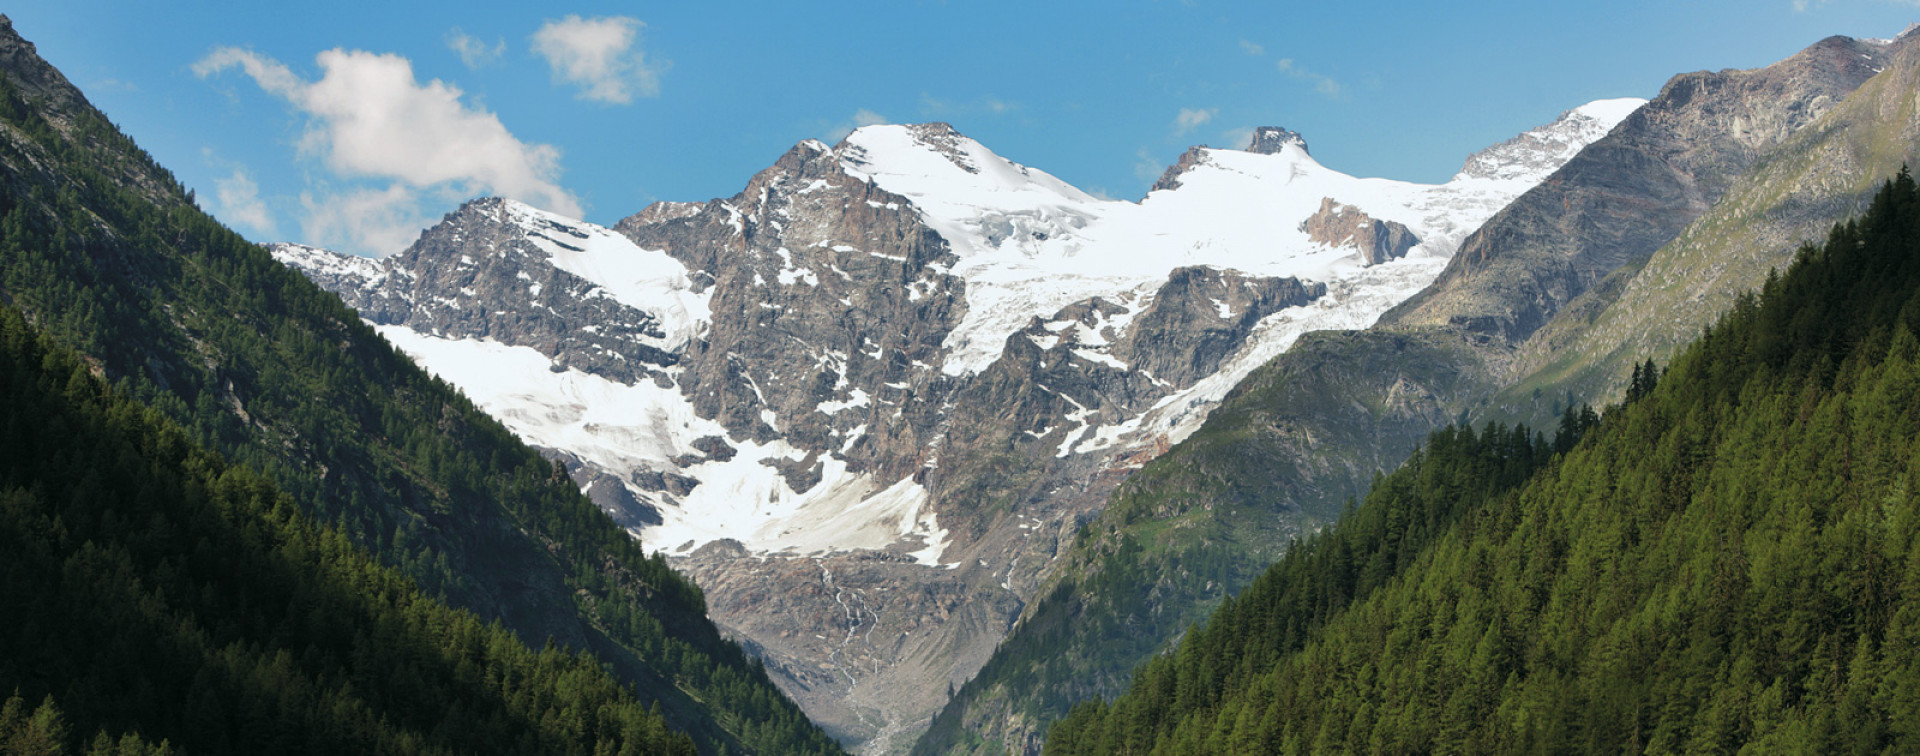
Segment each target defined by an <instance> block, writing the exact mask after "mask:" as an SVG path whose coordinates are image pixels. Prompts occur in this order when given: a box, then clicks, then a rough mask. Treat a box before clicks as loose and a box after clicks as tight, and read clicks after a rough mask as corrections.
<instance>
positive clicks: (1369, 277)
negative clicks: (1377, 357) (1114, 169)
mask: <svg viewBox="0 0 1920 756" xmlns="http://www.w3.org/2000/svg"><path fill="white" fill-rule="evenodd" d="M1591 110H1592V109H1583V110H1578V111H1573V112H1570V113H1569V114H1568V115H1567V116H1564V117H1563V118H1562V119H1560V120H1559V121H1556V123H1555V124H1553V125H1549V126H1545V127H1542V128H1541V129H1536V130H1534V131H1531V132H1528V133H1529V134H1535V135H1538V136H1537V137H1536V138H1535V141H1533V142H1525V141H1521V142H1516V143H1511V144H1510V145H1509V146H1508V148H1507V149H1506V151H1505V152H1502V153H1498V154H1488V156H1487V157H1486V158H1485V159H1484V160H1483V161H1482V162H1483V163H1484V164H1485V165H1486V166H1487V168H1486V169H1485V170H1481V171H1478V172H1463V173H1462V174H1461V175H1460V176H1458V177H1456V178H1455V180H1453V181H1451V182H1449V183H1447V184H1441V185H1419V184H1410V183H1406V182H1398V181H1388V180H1382V179H1359V178H1354V177H1351V176H1347V175H1345V174H1341V173H1339V172H1337V171H1334V170H1331V169H1328V168H1326V167H1323V166H1321V165H1320V164H1319V163H1317V162H1316V161H1314V159H1313V158H1312V157H1310V156H1309V155H1308V154H1307V153H1306V151H1305V141H1304V139H1302V138H1301V137H1300V136H1299V135H1298V134H1295V133H1293V132H1289V131H1286V130H1283V129H1262V130H1260V131H1259V132H1258V133H1256V135H1255V138H1254V140H1253V144H1251V145H1250V149H1247V150H1221V149H1211V148H1195V149H1193V150H1190V151H1188V153H1187V155H1186V156H1183V158H1182V160H1181V164H1180V165H1177V166H1175V167H1174V168H1172V169H1170V170H1169V172H1168V175H1169V177H1171V178H1170V179H1167V180H1163V181H1162V183H1161V185H1159V186H1157V187H1156V189H1155V190H1154V191H1152V192H1150V193H1149V194H1148V196H1147V197H1145V198H1143V199H1142V200H1140V201H1138V202H1125V201H1115V200H1106V199H1100V198H1096V197H1094V196H1092V195H1089V194H1087V193H1085V192H1083V191H1081V190H1079V189H1077V188H1074V187H1073V186H1071V185H1068V184H1066V183H1065V182H1063V181H1060V180H1059V179H1056V178H1054V177H1053V176H1051V175H1048V174H1047V173H1045V172H1043V171H1040V170H1038V169H1034V168H1031V167H1027V166H1023V165H1019V164H1016V163H1012V162H1010V161H1007V160H1005V159H1004V158H1001V157H999V156H998V155H996V154H994V153H993V152H992V151H991V150H989V149H987V148H986V147H985V146H983V145H981V144H980V143H978V142H976V141H974V140H972V139H970V138H967V137H966V136H964V135H962V134H960V133H959V132H958V131H956V130H954V129H953V128H952V127H951V126H949V125H947V124H938V123H936V124H923V125H915V126H871V127H866V128H862V129H860V130H858V131H855V132H854V133H853V134H851V135H850V136H848V137H847V138H846V139H845V140H843V141H842V142H840V143H839V144H836V145H827V144H825V143H822V142H817V141H811V140H810V141H806V142H802V143H800V144H798V145H796V146H794V147H793V148H792V149H791V150H789V151H788V152H787V153H786V154H784V155H782V156H780V158H779V159H778V160H776V161H775V162H774V163H773V165H772V166H770V167H768V168H767V169H765V170H763V171H761V172H760V173H759V174H758V175H755V176H754V177H753V178H752V179H751V180H750V181H748V182H747V185H746V187H745V188H744V189H742V190H741V191H740V192H739V193H738V194H736V195H734V196H732V197H728V198H723V199H715V200H711V201H708V202H705V203H689V202H672V203H658V204H655V205H653V206H650V207H648V208H645V209H643V210H641V211H640V212H638V213H635V214H634V215H632V216H631V217H628V218H626V219H625V220H623V221H621V222H620V223H618V224H616V225H615V226H614V227H613V228H604V227H600V226H595V225H593V224H590V223H585V222H582V221H578V220H574V219H570V218H564V217H561V216H557V215H553V214H551V213H547V212H544V211H540V210H537V209H534V208H532V207H529V206H527V205H524V204H521V203H518V202H514V201H511V200H504V199H482V200H475V201H473V202H469V203H468V204H466V205H465V206H463V207H461V208H460V209H459V210H457V211H455V212H453V213H451V214H449V215H448V216H447V217H446V218H445V219H444V220H443V221H442V222H441V223H440V224H438V225H437V226H435V227H433V228H431V229H429V230H428V231H427V232H426V233H425V234H423V235H422V236H421V238H420V240H419V241H418V242H416V243H415V244H414V245H413V246H411V247H410V248H408V249H407V250H406V251H405V252H403V253H401V254H399V255H396V256H394V257H392V258H388V259H386V260H381V261H377V262H375V261H367V260H360V259H355V258H347V257H343V256H339V255H334V254H331V253H327V252H325V251H323V250H315V249H312V248H309V247H302V246H299V245H275V246H274V247H273V251H274V253H275V255H276V256H277V257H278V258H279V259H280V260H282V261H283V262H285V263H287V264H289V265H292V266H294V267H297V268H299V269H301V270H302V271H304V272H306V273H307V274H308V275H309V276H310V277H311V278H313V279H314V280H315V281H317V282H319V283H321V284H322V285H324V286H326V287H327V288H329V289H332V290H333V291H335V292H337V293H339V294H340V295H341V296H342V297H343V298H345V299H346V300H347V302H348V303H349V304H351V305H352V306H354V307H355V308H357V309H359V311H360V313H361V316H362V317H363V318H365V319H367V320H368V321H370V322H372V323H374V324H375V325H376V326H377V327H378V328H379V330H380V331H381V332H382V333H383V334H384V335H386V336H387V337H388V338H389V339H390V340H392V341H394V342H395V343H396V344H397V345H398V346H399V347H400V348H401V349H403V350H405V351H406V352H407V353H408V354H410V355H411V356H413V357H414V358H415V359H416V360H417V361H419V362H420V363H422V364H423V365H425V366H426V367H428V368H429V369H431V370H432V371H434V372H435V373H437V374H438V375H440V376H441V377H442V378H444V379H446V380H449V381H451V382H453V383H454V384H455V385H457V386H459V387H461V388H462V389H463V390H464V391H466V392H467V393H468V394H469V395H470V396H472V397H473V398H474V400H475V401H476V402H477V403H479V404H480V405H481V407H482V408H483V409H485V410H486V411H487V412H489V413H490V414H492V415H494V416H495V417H497V418H499V419H500V420H501V421H502V422H503V423H505V424H506V425H507V426H508V427H509V428H511V429H512V430H514V431H515V432H516V433H518V434H520V435H521V436H522V437H524V438H526V439H527V440H529V441H530V442H532V443H534V444H536V445H538V446H540V447H542V448H543V449H546V450H547V452H548V454H549V455H550V456H552V457H554V458H555V459H559V460H562V461H564V462H565V463H566V464H567V466H568V468H569V469H570V470H571V471H572V473H573V475H574V479H575V481H576V482H578V483H579V484H580V485H581V486H582V487H583V489H584V490H585V491H586V492H587V493H588V495H589V496H591V497H592V498H593V499H594V501H595V502H596V503H598V504H600V505H601V506H602V508H604V509H606V510H607V511H608V512H609V513H610V514H611V515H612V516H614V517H615V519H616V520H617V521H619V522H621V523H622V524H624V525H626V526H627V527H628V528H629V529H630V531H631V532H632V533H633V534H634V535H635V537H637V538H639V539H641V541H642V542H643V543H644V544H645V545H646V546H647V548H648V549H650V550H658V551H661V552H664V553H665V554H667V555H668V556H669V558H670V559H671V560H673V562H674V564H675V565H676V566H677V567H679V568H680V569H682V570H685V571H687V572H688V573H689V574H691V575H692V576H694V577H695V578H696V579H697V580H698V582H699V583H700V584H701V585H702V586H703V587H704V588H705V590H706V595H707V601H708V606H709V609H710V611H711V613H712V615H713V617H714V619H715V621H716V622H717V623H719V624H720V625H721V626H722V627H723V628H724V629H725V630H727V631H728V632H729V633H731V634H732V635H734V636H735V637H736V638H738V639H739V640H741V641H742V642H743V643H745V644H747V645H748V646H749V647H750V648H751V649H752V650H753V651H754V652H756V653H757V655H759V656H760V658H761V659H763V660H764V662H765V663H766V665H767V668H768V670H769V671H770V672H771V673H772V674H773V675H774V676H775V678H776V680H778V681H779V682H780V683H781V685H782V686H783V687H784V688H785V689H786V690H787V691H788V692H789V693H790V694H791V695H793V696H794V698H795V699H796V700H798V701H799V702H800V703H801V705H802V706H803V707H804V708H805V709H806V710H807V711H808V713H809V715H810V716H812V717H814V718H815V719H816V720H817V721H820V722H822V723H823V724H824V725H825V726H827V727H828V728H829V729H830V730H831V731H832V732H834V733H835V734H836V736H838V737H840V738H842V739H843V741H845V742H848V743H851V744H859V745H860V746H861V747H862V748H863V749H864V750H867V751H870V752H891V751H896V750H899V749H902V748H904V747H905V746H906V745H908V744H909V742H910V740H911V738H912V737H913V736H914V735H916V734H917V733H918V731H919V730H920V729H921V728H923V727H924V726H925V723H926V721H927V720H928V718H929V717H930V716H931V714H932V713H933V711H934V710H935V709H936V708H938V707H939V706H940V705H941V704H942V703H944V702H945V699H946V691H947V690H948V689H949V686H950V684H958V683H961V682H964V681H965V680H966V679H968V678H969V677H971V676H972V675H973V674H974V672H975V670H977V669H978V668H979V667H980V665H981V664H982V663H984V662H985V660H986V658H987V656H988V655H989V654H990V653H991V652H992V651H993V649H994V647H995V645H996V644H997V643H999V642H1000V640H1001V639H1002V638H1003V637H1004V636H1005V634H1006V632H1007V630H1008V628H1009V626H1010V625H1011V623H1012V622H1013V620H1014V619H1015V618H1016V617H1017V616H1018V615H1019V614H1020V612H1021V611H1022V609H1023V607H1025V606H1026V604H1027V603H1028V602H1030V601H1032V600H1033V599H1034V598H1035V596H1036V593H1037V592H1038V591H1039V590H1040V589H1041V587H1042V586H1043V585H1044V584H1045V583H1046V581H1047V580H1048V579H1049V577H1050V566H1051V565H1052V564H1053V563H1054V562H1055V560H1056V558H1057V557H1058V556H1059V555H1060V554H1061V553H1062V552H1063V551H1064V550H1065V549H1066V548H1067V547H1068V545H1069V544H1070V542H1071V540H1072V538H1073V536H1074V533H1075V532H1076V530H1077V529H1078V528H1079V527H1080V525H1081V524H1082V523H1084V522H1086V521H1087V520H1088V519H1089V518H1091V517H1092V516H1094V515H1095V514H1096V513H1097V512H1098V511H1099V509H1100V508H1101V507H1102V506H1103V505H1104V503H1105V501H1106V498H1107V495H1108V493H1109V492H1110V491H1112V490H1113V488H1114V486H1116V485H1118V484H1119V482H1120V481H1122V480H1124V479H1125V478H1126V477H1127V475H1128V474H1129V473H1130V472H1131V471H1132V470H1135V469H1137V468H1139V466H1140V465H1142V464H1144V463H1145V462H1146V461H1147V460H1149V459H1152V458H1154V457H1155V456H1157V455H1159V454H1161V453H1163V452H1164V451H1165V450H1166V449H1167V448H1168V447H1169V446H1170V445H1172V444H1174V443H1177V442H1179V441H1180V440H1181V439H1183V438H1185V437H1186V435H1187V434H1190V433H1192V432H1193V430H1194V429H1195V428H1197V427H1198V424H1199V423H1200V422H1201V421H1203V420H1204V419H1205V418H1206V416H1207V414H1208V412H1209V411H1210V410H1211V408H1212V407H1214V406H1215V405H1217V404H1218V403H1219V402H1220V400H1221V399H1222V398H1223V397H1225V396H1226V395H1227V392H1228V391H1229V390H1230V389H1231V388H1232V387H1233V386H1234V385H1235V384H1236V383H1238V382H1239V381H1240V380H1241V379H1242V378H1243V377H1245V376H1246V375H1248V374H1249V373H1250V372H1252V371H1253V370H1254V369H1255V368H1256V367H1258V366H1259V365H1261V364H1263V363H1265V362H1266V361H1268V360H1270V359H1271V358H1272V357H1273V356H1274V355H1276V354H1279V353H1281V352H1284V351H1285V350H1287V349H1288V348H1289V347H1290V346H1291V345H1292V344H1293V343H1294V341H1295V340H1296V339H1297V338H1299V337H1300V336H1301V335H1302V334H1303V333H1306V332H1307V331H1310V330H1316V329H1324V328H1358V327H1364V326H1366V325H1368V324H1370V323H1371V322H1373V320H1374V319H1375V318H1377V317H1378V316H1379V315H1380V314H1381V313H1382V312H1385V311H1386V310H1387V309H1388V308H1390V307H1392V306H1394V305H1396V304H1398V303H1399V302H1401V301H1402V300H1404V299H1405V298H1406V297H1408V296H1409V295H1411V294H1412V293H1413V292H1415V291H1417V290H1419V289H1420V288H1421V287H1423V286H1425V285H1426V284H1427V283H1428V282H1429V281H1431V280H1432V278H1433V277H1434V276H1435V275H1437V274H1438V273H1439V271H1440V269H1441V267H1442V266H1444V265H1445V262H1446V259H1447V257H1446V255H1447V254H1449V253H1451V252H1452V250H1453V248H1454V246H1455V245H1457V244H1458V243H1459V242H1460V240H1461V239H1462V238H1463V237H1464V235H1465V233H1466V232H1467V231H1470V230H1472V229H1473V228H1475V227H1477V226H1478V225H1479V223H1480V222H1481V221H1483V220H1485V219H1486V218H1488V217H1490V216H1492V215H1493V214H1494V213H1495V212H1496V211H1498V210H1499V209H1500V208H1501V207H1502V206H1504V205H1505V204H1506V203H1507V202H1508V201H1509V200H1511V199H1512V198H1513V197H1515V196H1517V195H1519V194H1520V193H1522V192H1524V191H1526V190H1527V189H1528V188H1530V187H1531V186H1532V185H1533V184H1534V183H1536V182H1538V181H1539V180H1540V179H1541V178H1542V177H1544V176H1545V175H1546V174H1547V173H1549V172H1551V171H1552V170H1553V169H1554V168H1556V167H1558V162H1556V161H1563V160H1564V159H1565V156H1566V155H1570V154H1571V153H1566V155H1563V154H1562V153H1565V148H1566V146H1567V145H1569V144H1573V143H1578V142H1582V140H1586V141H1590V140H1591V139H1593V138H1597V136H1598V135H1599V134H1601V133H1604V129H1598V130H1596V129H1595V128H1594V123H1595V122H1596V121H1595V117H1594V116H1592V115H1591V114H1590V111H1591ZM1604 112H1607V111H1603V113H1604ZM1619 115H1622V116H1624V112H1620V113H1619ZM1288 145H1292V146H1293V147H1295V148H1292V149H1290V148H1288ZM1536 148H1537V149H1536ZM1548 152H1550V153H1551V154H1544V153H1548Z"/></svg>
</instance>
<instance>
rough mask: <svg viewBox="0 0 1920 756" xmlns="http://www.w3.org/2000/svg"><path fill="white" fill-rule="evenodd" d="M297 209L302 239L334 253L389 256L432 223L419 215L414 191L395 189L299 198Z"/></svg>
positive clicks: (402, 187)
mask: <svg viewBox="0 0 1920 756" xmlns="http://www.w3.org/2000/svg"><path fill="white" fill-rule="evenodd" d="M300 204H301V205H303V206H304V207H305V208H306V217H305V218H303V219H302V220H301V221H300V232H301V233H302V234H304V236H303V237H302V238H303V239H304V240H305V241H306V242H307V243H309V244H317V245H320V246H323V247H330V248H334V249H342V248H344V249H349V250H372V251H376V252H378V253H379V254H381V255H388V254H392V253H394V252H398V251H400V250H402V249H406V248H407V245H409V244H412V243H413V242H414V240H415V239H418V238H419V237H420V230H421V229H423V228H426V227H427V225H428V224H429V223H431V222H432V221H431V219H429V218H427V217H426V216H425V215H424V214H423V213H422V212H421V209H420V193H419V191H417V190H415V189H413V188H412V187H408V186H406V185H403V184H397V183H396V184H391V185H388V186H387V188H385V189H356V190H352V191H348V192H343V193H339V194H331V195H327V196H324V197H315V196H314V195H313V194H312V193H311V192H302V193H301V194H300Z"/></svg>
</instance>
